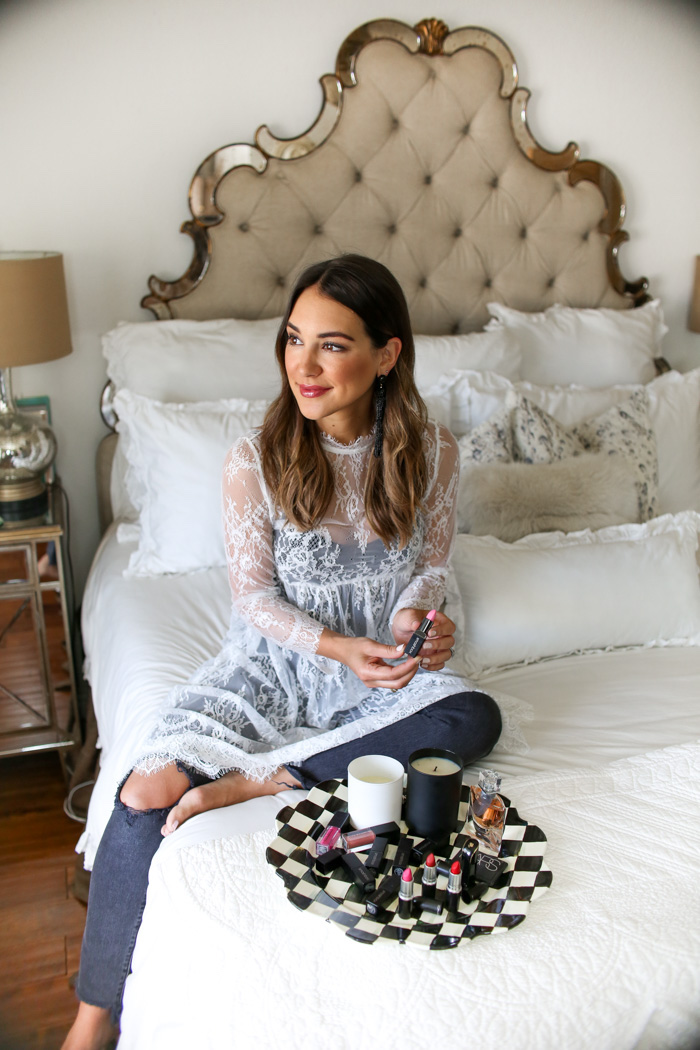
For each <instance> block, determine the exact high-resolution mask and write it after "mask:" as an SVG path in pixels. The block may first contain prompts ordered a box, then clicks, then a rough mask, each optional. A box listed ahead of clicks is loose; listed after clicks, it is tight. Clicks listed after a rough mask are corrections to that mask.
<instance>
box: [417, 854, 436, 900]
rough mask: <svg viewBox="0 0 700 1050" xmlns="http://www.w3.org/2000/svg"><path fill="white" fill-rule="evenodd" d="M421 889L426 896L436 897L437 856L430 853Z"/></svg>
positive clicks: (424, 869) (425, 865)
mask: <svg viewBox="0 0 700 1050" xmlns="http://www.w3.org/2000/svg"><path fill="white" fill-rule="evenodd" d="M420 881H421V889H422V893H423V896H424V897H434V896H435V887H436V885H437V867H436V864H435V857H434V856H433V854H432V853H429V854H428V856H427V857H426V858H425V864H424V866H423V873H422V875H421V880H420Z"/></svg>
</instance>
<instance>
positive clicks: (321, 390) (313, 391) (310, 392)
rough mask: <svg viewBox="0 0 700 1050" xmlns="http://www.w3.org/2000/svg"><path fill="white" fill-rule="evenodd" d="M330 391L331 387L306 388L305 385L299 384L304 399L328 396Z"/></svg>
mask: <svg viewBox="0 0 700 1050" xmlns="http://www.w3.org/2000/svg"><path fill="white" fill-rule="evenodd" d="M329 390H330V387H329V386H305V385H304V384H303V383H300V384H299V393H300V394H301V396H302V397H320V396H321V394H326V393H327V392H328V391H329Z"/></svg>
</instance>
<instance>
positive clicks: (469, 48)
mask: <svg viewBox="0 0 700 1050" xmlns="http://www.w3.org/2000/svg"><path fill="white" fill-rule="evenodd" d="M321 85H322V88H323V92H324V104H323V107H322V109H321V113H320V115H319V117H318V119H317V121H316V122H315V124H314V125H313V126H312V127H311V128H310V129H309V130H308V131H307V132H305V133H304V134H303V135H300V136H299V137H298V138H295V139H288V140H285V139H276V138H275V137H274V136H273V135H272V134H271V133H270V131H269V130H268V129H267V127H265V126H263V127H262V128H260V129H259V130H258V132H257V134H256V142H255V145H248V144H235V145H230V146H225V147H223V148H222V149H219V150H217V151H216V152H215V153H213V154H211V156H209V157H208V158H207V159H206V160H205V161H204V162H203V163H202V165H201V166H200V168H199V169H198V171H197V173H196V174H195V176H194V179H193V181H192V185H191V188H190V208H191V212H192V216H193V218H192V220H190V221H188V222H186V223H185V224H184V225H183V227H182V229H183V230H184V231H185V232H186V233H188V234H189V235H190V236H191V237H192V239H193V242H194V248H195V251H194V257H193V259H192V263H191V264H190V267H189V268H188V270H187V272H186V273H185V274H184V275H183V276H182V277H181V278H180V279H179V280H176V281H173V282H167V281H163V280H159V279H158V278H156V277H151V279H150V282H149V284H150V289H151V294H150V295H148V296H146V297H145V298H144V299H143V301H142V304H143V305H144V306H146V307H149V308H150V309H151V310H152V311H153V312H154V313H155V315H156V316H157V317H158V318H168V317H187V318H195V319H201V318H207V317H226V316H236V317H244V318H259V317H271V316H275V315H279V314H281V313H282V312H283V309H284V305H285V302H286V299H287V295H288V291H289V288H290V284H291V283H292V282H293V280H294V278H295V276H296V275H297V274H298V272H299V271H300V270H301V269H302V268H303V267H304V266H306V265H307V264H309V263H311V262H314V261H317V260H318V259H321V258H325V257H330V256H333V255H337V254H339V253H340V252H343V251H358V252H362V253H364V254H367V255H371V256H374V257H375V258H377V259H379V260H381V261H382V262H384V263H386V265H387V266H389V268H390V269H391V270H392V271H393V272H394V273H395V274H396V276H397V277H398V278H399V280H400V281H401V284H402V286H403V288H404V291H405V293H406V296H407V299H408V302H409V307H410V310H411V315H412V320H413V325H414V328H415V330H416V331H418V332H424V333H447V332H463V331H469V330H472V329H477V328H481V327H482V326H483V325H484V323H485V322H486V320H487V317H488V315H487V311H486V303H487V302H489V301H491V300H499V301H501V302H504V303H506V304H508V305H510V306H513V307H516V308H518V309H521V310H539V309H543V308H545V307H547V306H549V305H551V304H553V303H557V302H558V303H567V304H570V305H573V306H611V307H619V308H625V307H629V306H634V305H638V304H639V303H641V302H645V301H646V300H647V299H648V296H647V295H646V288H647V284H646V281H645V280H644V279H641V280H638V281H636V282H634V283H629V282H627V281H625V280H624V278H623V277H622V275H621V274H620V271H619V268H618V265H617V251H618V248H619V245H620V244H621V243H622V242H623V241H624V240H626V239H627V234H626V233H625V232H624V231H622V230H621V226H622V222H623V219H624V213H625V206H624V198H623V195H622V190H621V188H620V185H619V183H618V181H617V179H616V178H615V176H614V175H613V174H612V172H611V171H610V170H609V169H607V168H605V167H604V166H603V165H601V164H598V163H597V162H595V161H586V160H584V161H582V160H580V159H579V149H578V147H577V146H576V145H575V144H574V143H569V145H568V146H567V147H566V148H565V149H564V150H562V152H561V153H548V152H546V151H545V150H543V149H542V148H541V147H540V146H539V145H538V144H537V143H536V142H535V140H534V139H533V137H532V135H531V133H530V131H529V129H528V126H527V121H526V105H527V100H528V97H529V92H528V91H527V90H525V89H524V88H518V87H517V69H516V66H515V60H514V58H513V55H512V54H511V52H510V50H509V48H508V47H507V46H506V44H504V42H503V41H502V40H501V39H500V38H498V37H496V36H494V35H493V34H492V33H489V32H487V31H486V30H484V29H479V28H474V27H467V28H462V29H456V30H454V31H453V32H448V30H447V27H446V26H445V25H444V24H443V23H441V22H436V21H435V20H430V21H427V22H423V23H419V25H418V26H416V27H414V28H411V27H410V26H408V25H405V24H404V23H402V22H396V21H391V20H382V21H376V22H370V23H368V24H367V25H364V26H361V27H360V28H359V29H357V30H356V31H355V32H354V33H352V34H351V35H350V36H349V37H348V38H347V39H346V40H345V41H344V43H343V45H342V46H341V48H340V51H339V53H338V58H337V62H336V69H335V73H333V74H327V75H326V76H324V77H322V78H321Z"/></svg>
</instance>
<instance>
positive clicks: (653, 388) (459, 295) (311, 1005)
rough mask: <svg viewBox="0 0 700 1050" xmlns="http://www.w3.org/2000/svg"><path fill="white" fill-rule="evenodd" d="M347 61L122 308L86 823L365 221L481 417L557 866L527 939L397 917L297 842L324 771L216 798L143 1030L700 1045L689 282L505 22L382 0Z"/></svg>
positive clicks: (136, 1029) (432, 400)
mask: <svg viewBox="0 0 700 1050" xmlns="http://www.w3.org/2000/svg"><path fill="white" fill-rule="evenodd" d="M321 88H322V92H323V105H322V108H321V112H320V114H319V117H318V119H317V120H316V122H315V123H314V125H313V126H312V127H311V128H309V129H308V130H307V131H306V132H305V133H303V134H302V135H299V136H298V137H296V138H292V139H280V138H276V137H275V136H273V135H272V133H271V132H270V131H269V129H268V128H267V127H264V126H263V127H262V128H260V129H259V130H258V132H257V133H256V136H255V142H254V143H253V144H233V145H228V146H225V147H223V148H221V149H219V150H217V151H216V152H214V153H212V154H211V155H210V156H209V157H207V158H206V159H205V161H204V162H203V163H202V164H201V165H200V167H199V168H198V169H197V172H196V173H195V176H194V179H193V181H192V185H191V189H190V210H191V213H192V218H191V219H190V220H189V221H188V222H186V223H185V224H184V225H183V227H182V229H183V231H184V232H185V233H186V234H187V235H188V236H189V237H190V238H191V239H192V244H193V256H192V262H191V264H190V266H189V267H188V269H187V271H186V272H185V273H184V274H183V275H182V276H181V277H180V278H179V279H177V280H172V281H167V280H163V279H159V278H156V277H152V278H151V279H150V282H149V294H148V295H147V296H146V297H145V299H144V300H143V305H144V306H147V307H149V308H150V309H151V310H152V311H153V313H154V315H155V317H156V318H157V321H156V322H149V323H144V324H123V325H120V326H118V327H117V328H116V329H115V330H114V331H113V332H111V333H108V335H107V336H106V337H105V342H104V348H105V357H106V361H107V373H108V376H109V383H108V386H107V388H106V390H105V393H104V395H103V413H104V415H105V418H106V420H107V421H108V422H109V423H110V424H112V425H116V427H117V431H118V437H117V434H111V435H110V436H109V437H108V438H107V439H106V440H105V442H104V443H103V446H102V448H101V450H100V458H99V466H100V476H101V479H102V481H101V500H102V502H101V507H102V517H103V522H104V524H105V534H104V537H103V540H102V543H101V546H100V548H99V550H98V552H97V555H96V557H95V560H94V563H93V566H92V570H91V573H90V577H89V581H88V585H87V589H86V593H85V598H84V604H83V633H84V642H85V649H86V653H87V664H86V674H87V676H88V678H89V680H90V683H91V687H92V693H93V699H94V704H95V711H96V715H97V720H98V725H99V734H100V746H101V749H102V750H101V771H100V775H99V778H98V781H97V784H96V786H95V789H94V792H93V796H92V799H91V804H90V810H89V814H88V821H87V826H86V830H85V833H84V835H83V836H82V838H81V841H80V843H79V845H78V849H79V850H81V851H84V852H85V863H86V866H87V867H88V868H89V867H90V866H91V863H92V858H93V857H94V852H95V849H96V847H97V844H98V842H99V838H100V835H101V833H102V829H103V828H104V825H105V823H106V821H107V819H108V817H109V813H110V812H111V807H112V800H113V797H114V792H115V789H116V786H117V784H118V783H119V781H120V779H121V777H122V776H123V775H124V773H125V772H127V771H128V769H129V768H130V763H131V761H132V760H133V756H134V753H135V752H136V751H137V750H138V748H139V746H140V744H141V742H142V741H143V739H144V737H145V735H146V734H147V732H148V730H149V728H150V727H151V725H152V724H153V722H154V720H155V718H156V716H157V712H158V709H159V707H160V705H161V704H162V703H163V702H164V700H165V699H166V697H167V694H168V692H169V690H170V688H171V687H172V686H174V685H176V684H178V683H181V682H182V681H183V680H185V679H186V678H188V677H189V676H190V675H191V674H192V673H193V671H194V670H195V669H196V668H197V667H198V666H199V665H200V664H201V663H203V662H204V661H205V660H206V659H208V658H209V657H210V656H212V655H213V654H214V653H215V652H216V651H217V649H218V646H219V644H220V642H221V640H222V638H223V635H224V633H225V631H226V628H227V624H228V616H229V597H228V583H227V578H226V569H225V564H224V552H223V540H222V537H221V530H220V525H219V517H220V504H219V500H220V497H219V474H220V465H221V462H222V460H223V456H224V454H225V451H226V449H227V447H228V446H229V445H230V444H231V443H232V441H233V440H235V439H236V437H237V436H239V435H240V434H241V433H244V432H245V431H246V430H248V429H249V428H251V427H253V426H256V425H257V424H258V423H259V422H260V420H261V418H262V414H263V413H264V410H265V406H266V404H267V403H268V401H269V399H270V398H271V397H272V396H274V394H275V391H276V384H277V379H276V376H275V373H274V369H273V368H272V367H271V362H272V356H271V347H272V343H273V340H274V334H275V332H276V328H277V324H278V318H279V316H280V314H281V313H282V310H283V307H284V303H285V300H286V297H287V294H288V291H289V287H290V283H291V282H292V281H293V279H294V275H295V274H296V273H298V272H299V271H300V270H301V269H302V268H303V267H304V266H305V265H307V264H308V263H310V262H313V261H315V260H317V259H319V258H322V257H330V256H333V255H336V254H338V253H340V252H342V251H359V252H363V253H365V254H368V255H372V256H374V257H376V258H378V259H380V260H381V261H382V262H384V263H385V264H386V265H388V266H389V267H390V269H392V270H393V271H394V273H395V274H396V275H397V277H398V278H399V280H400V281H401V283H402V286H403V287H404V290H405V292H406V295H407V299H408V302H409V307H410V310H411V315H412V320H413V324H414V329H415V331H416V332H417V333H419V336H418V339H417V362H418V363H417V376H418V383H419V388H420V389H421V392H422V393H423V395H424V397H425V399H426V402H427V404H428V407H429V409H430V412H431V414H432V415H433V416H434V417H436V418H438V419H439V420H441V421H442V422H445V423H446V424H447V425H449V426H450V428H451V429H452V431H453V432H454V434H455V436H456V437H457V438H458V440H459V443H460V458H461V464H462V481H461V489H460V507H459V516H460V520H459V528H460V532H459V535H458V537H457V541H456V544H455V551H454V557H453V573H452V579H451V583H450V588H449V591H448V595H447V599H446V610H447V612H448V614H449V615H451V616H452V617H453V619H454V620H455V622H456V623H457V625H458V634H459V636H458V643H457V646H456V650H457V651H456V657H455V670H457V671H458V672H459V673H462V674H464V675H467V676H469V677H470V678H471V679H472V680H473V681H474V682H475V684H476V686H477V687H478V688H481V689H483V690H485V691H486V692H489V693H491V695H493V696H495V697H496V698H497V699H498V700H499V703H500V704H501V705H502V710H503V711H504V713H505V714H506V721H507V725H506V731H505V732H504V735H503V737H502V739H501V741H500V742H499V744H498V746H497V748H496V750H495V751H494V753H493V755H492V756H491V758H490V759H489V764H490V765H493V766H494V767H495V768H497V769H498V771H499V772H500V773H501V774H502V775H503V789H504V791H505V792H506V793H507V795H508V796H509V798H510V799H511V801H512V803H513V805H516V806H517V808H518V811H519V812H520V813H521V815H523V816H524V817H525V818H526V819H528V820H529V821H532V822H535V823H537V824H538V825H539V826H540V827H541V828H542V829H543V830H544V831H545V833H546V835H547V839H548V847H547V863H548V865H549V867H550V868H551V870H552V872H553V882H552V887H551V889H550V890H549V891H548V892H547V893H546V894H544V895H543V896H541V897H540V898H539V899H538V900H537V901H533V902H532V908H531V910H530V912H529V914H528V920H527V922H526V923H524V924H523V925H521V926H519V927H517V928H516V929H513V930H511V931H509V932H508V935H507V936H489V937H481V938H477V939H476V940H474V941H472V942H469V943H463V944H461V945H460V946H459V947H458V948H456V949H454V950H449V951H428V952H426V951H420V950H417V949H414V948H412V947H411V946H409V945H406V946H402V945H399V944H397V943H379V942H377V943H376V944H373V945H371V946H367V945H363V944H359V943H357V942H356V941H354V940H352V938H350V937H347V936H343V931H342V930H339V929H338V928H336V927H334V925H333V924H332V923H327V922H326V923H324V922H322V921H320V920H319V919H318V918H317V917H313V916H311V915H307V914H305V913H304V912H303V911H300V910H297V909H295V908H294V907H293V906H292V905H291V904H290V902H289V901H288V900H287V899H286V895H285V892H284V887H283V885H282V882H281V881H280V879H278V878H277V877H276V874H275V872H274V870H273V868H272V867H271V866H270V865H269V864H268V863H267V862H266V859H265V855H266V849H267V847H268V846H269V844H270V842H271V841H272V840H273V838H274V837H275V834H276V824H275V816H276V814H277V813H278V811H279V810H280V809H281V808H282V807H285V806H290V805H292V806H293V805H296V804H297V803H298V802H299V799H300V797H301V795H300V793H299V792H284V793H282V794H281V795H278V796H276V797H274V798H272V797H267V798H260V799H256V800H254V801H252V802H249V803H245V804H243V805H240V806H236V807H231V808H229V809H223V810H217V811H214V812H210V813H206V814H203V815H201V816H198V817H196V818H194V819H192V820H191V821H189V822H187V824H185V825H184V826H183V827H182V828H180V829H178V831H177V832H176V833H175V834H174V835H172V836H170V837H169V838H168V839H167V840H166V841H164V843H163V845H162V846H161V848H160V849H159V851H158V853H157V854H156V857H155V859H154V862H153V865H152V868H151V878H150V884H149V892H148V900H147V905H146V911H145V914H144V920H143V925H142V928H141V932H140V934H139V937H138V940H137V944H136V950H135V954H134V960H133V971H132V973H131V975H130V976H129V978H128V980H127V985H126V991H125V1001H124V1014H123V1019H122V1034H121V1039H120V1043H119V1045H120V1048H122V1050H130V1048H142V1047H148V1048H149V1050H153V1048H158V1047H165V1046H166V1045H167V1046H169V1047H172V1046H176V1047H179V1046H182V1047H185V1046H190V1045H192V1043H193V1042H194V1041H195V1040H196V1042H197V1044H198V1045H200V1046H203V1047H215V1046H216V1047H218V1046H222V1045H225V1046H243V1045H249V1044H250V1043H251V1042H252V1041H254V1042H255V1044H256V1045H258V1046H262V1047H268V1046H269V1047H272V1046H277V1045H279V1043H280V1041H282V1040H283V1041H284V1042H285V1043H286V1044H287V1045H291V1046H296V1045H301V1044H302V1041H306V1040H308V1038H309V1036H310V1035H311V1034H312V1033H313V1034H314V1035H318V1036H321V1035H322V1036H323V1037H324V1039H328V1041H329V1043H330V1044H331V1045H334V1046H337V1047H344V1048H355V1047H359V1046H360V1045H363V1044H364V1043H365V1042H366V1041H367V1040H368V1039H371V1040H372V1041H377V1042H380V1043H381V1045H383V1046H387V1047H397V1048H398V1047H399V1046H417V1045H423V1043H424V1042H425V1040H426V1039H427V1038H429V1039H430V1041H431V1042H432V1043H434V1044H442V1045H454V1043H455V1042H457V1041H458V1040H459V1041H462V1040H465V1039H466V1040H470V1039H474V1038H478V1039H479V1041H480V1042H482V1043H487V1042H495V1041H499V1042H502V1041H504V1040H507V1041H508V1042H509V1044H510V1045H513V1046H515V1047H520V1048H526V1047H527V1048H529V1047H536V1048H537V1050H559V1048H560V1047H566V1048H567V1050H573V1048H582V1050H583V1048H586V1050H588V1048H590V1047H592V1046H595V1047H597V1048H601V1050H605V1048H609V1050H625V1048H629V1050H632V1048H638V1050H647V1048H648V1050H651V1048H654V1050H658V1048H662V1047H668V1048H681V1047H692V1046H696V1045H698V1042H699V1041H700V921H699V920H700V893H699V891H698V870H699V868H698V863H699V862H700V847H699V846H698V841H697V834H696V829H697V827H698V819H699V818H700V751H699V750H698V738H699V737H700V708H699V706H698V693H699V686H700V587H699V586H698V571H697V561H696V557H697V554H696V552H697V546H698V543H697V536H698V525H699V524H700V517H698V512H700V441H699V435H700V430H699V426H698V423H699V420H698V414H699V412H700V370H699V371H698V372H697V373H694V372H690V373H686V374H680V373H677V372H675V371H673V370H671V369H669V367H668V365H667V364H666V362H665V360H664V358H663V352H662V339H663V335H664V333H665V330H666V329H665V326H664V324H663V317H662V313H661V306H660V304H659V303H658V301H656V300H654V299H653V298H652V297H651V295H650V294H649V289H648V282H647V281H646V280H645V279H644V278H640V279H638V280H633V281H630V280H627V279H626V278H625V277H624V276H623V274H622V271H621V267H620V265H619V257H618V256H619V249H620V247H621V245H622V244H623V243H624V242H625V240H626V239H627V233H626V231H625V230H624V229H623V228H622V227H623V221H624V218H625V204H624V196H623V193H622V189H621V187H620V184H619V182H618V180H617V178H616V177H615V175H614V174H613V173H612V172H611V171H610V170H609V169H608V168H606V167H605V166H604V165H602V164H599V163H597V162H595V161H592V160H582V159H581V157H580V153H579V149H578V147H577V146H576V145H575V144H574V143H569V144H568V145H567V146H566V147H565V148H564V149H563V150H562V151H561V152H559V153H552V152H548V151H546V150H544V149H542V148H541V147H540V146H539V145H538V143H537V142H536V141H535V139H534V138H533V136H532V134H531V132H530V130H529V128H528V124H527V112H526V111H527V100H528V92H527V91H526V90H525V89H524V88H521V87H519V86H518V76H517V68H516V64H515V60H514V57H513V55H512V53H511V51H510V49H509V48H508V46H507V45H506V44H505V43H504V42H503V41H502V40H501V39H499V38H498V37H496V36H494V35H493V34H491V33H489V32H488V31H486V30H485V29H481V28H476V27H464V28H460V29H456V30H453V31H451V32H450V31H449V30H448V28H447V27H446V26H445V25H444V24H443V23H441V22H439V21H436V20H427V21H425V22H422V23H420V24H419V25H418V26H415V27H411V26H408V25H405V24H403V23H400V22H397V21H392V20H382V21H376V22H371V23H369V24H367V25H364V26H361V27H360V28H358V29H357V30H355V31H354V32H353V33H351V34H350V35H349V36H348V37H347V39H346V40H345V41H344V42H343V44H342V45H341V47H340V50H339V52H338V58H337V63H336V68H335V70H334V72H333V73H331V74H328V75H326V76H324V77H323V78H322V79H321ZM117 420H118V422H117ZM476 773H477V771H476V770H475V769H469V770H467V771H466V773H465V777H466V780H467V781H469V782H474V781H475V780H476Z"/></svg>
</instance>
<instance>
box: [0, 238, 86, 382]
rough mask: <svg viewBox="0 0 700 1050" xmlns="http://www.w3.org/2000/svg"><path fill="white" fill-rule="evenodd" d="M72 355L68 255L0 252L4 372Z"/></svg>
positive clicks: (0, 347) (0, 355) (1, 359)
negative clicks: (65, 266)
mask: <svg viewBox="0 0 700 1050" xmlns="http://www.w3.org/2000/svg"><path fill="white" fill-rule="evenodd" d="M71 350H72V346H71V341H70V325H69V321H68V303H67V300H66V282H65V277H64V275H63V256H62V255H61V254H60V252H0V368H15V367H17V366H19V365H36V364H40V363H41V362H42V361H54V360H55V359H56V358H58V357H65V356H66V354H69V353H70V352H71Z"/></svg>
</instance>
